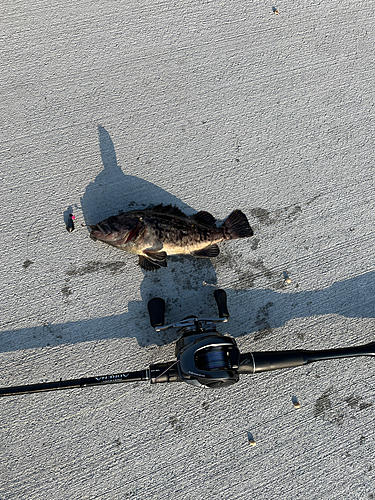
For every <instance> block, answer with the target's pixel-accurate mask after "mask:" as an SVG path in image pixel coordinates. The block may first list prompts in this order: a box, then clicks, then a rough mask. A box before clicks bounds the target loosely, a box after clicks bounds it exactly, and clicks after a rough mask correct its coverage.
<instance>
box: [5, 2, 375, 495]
mask: <svg viewBox="0 0 375 500" xmlns="http://www.w3.org/2000/svg"><path fill="white" fill-rule="evenodd" d="M273 7H275V8H277V9H278V10H279V14H278V15H277V14H275V13H274V12H273ZM374 10H375V9H374V2H373V1H370V2H364V1H362V0H356V1H350V0H346V1H337V0H333V1H330V2H320V1H316V0H312V1H311V2H292V1H291V0H282V1H281V2H280V3H276V4H275V5H272V4H271V3H267V2H263V1H248V2H244V1H240V0H233V1H221V0H181V1H180V2H175V1H171V2H165V1H158V2H156V1H149V2H148V1H143V0H140V1H137V2H135V1H131V0H127V1H121V0H118V1H117V0H98V1H96V2H94V1H88V0H83V1H81V2H78V3H77V2H72V1H71V0H66V1H64V2H59V1H51V2H43V1H40V0H35V1H33V2H31V1H29V0H23V1H22V2H21V1H18V0H3V1H2V2H1V5H0V13H1V21H0V22H1V35H0V37H1V44H0V54H1V57H0V64H1V71H0V92H1V99H0V106H1V115H2V120H1V127H0V129H1V146H0V147H1V160H0V161H1V167H0V168H1V171H0V178H1V183H0V193H1V195H0V198H1V207H2V217H1V232H0V238H1V260H0V273H1V290H2V294H1V295H2V297H1V336H0V362H1V370H0V385H1V386H8V385H17V384H23V383H36V382H41V381H50V380H56V379H57V380H58V379H60V378H63V379H66V378H76V377H80V376H90V375H95V374H104V373H116V372H121V371H124V370H132V369H138V368H139V369H141V368H145V367H146V366H148V365H149V364H150V363H152V362H158V361H167V360H169V359H173V356H174V342H175V340H176V332H175V331H173V330H169V331H167V332H165V333H164V334H162V333H159V334H157V333H155V332H154V331H153V330H152V328H151V327H150V324H149V320H148V315H147V301H148V300H149V299H150V298H151V297H154V296H156V295H157V296H162V297H164V299H165V300H166V302H167V321H174V320H177V319H179V318H180V317H183V316H186V315H187V314H189V313H190V314H192V313H195V314H204V315H210V316H211V315H215V314H216V309H215V304H214V300H213V290H214V289H215V288H217V287H222V288H224V289H225V290H226V291H227V294H228V305H229V309H230V312H231V321H230V322H229V323H228V324H227V326H226V327H220V330H221V331H222V332H228V333H229V334H230V335H233V336H234V337H235V338H236V340H237V341H238V344H239V346H240V348H241V349H242V350H244V351H249V350H267V349H293V348H304V349H314V348H315V349H319V348H331V347H332V348H334V347H340V346H342V347H345V346H350V345H355V344H362V343H366V342H370V341H373V340H374V327H375V303H374V292H375V285H374V278H375V264H374V251H373V248H374V235H375V233H374V202H375V195H374V109H375V108H374V89H375V85H374V83H375V82H374V75H375V63H374V24H375V23H374ZM149 203H173V204H175V205H177V206H178V207H179V208H181V209H182V210H184V211H185V212H186V213H187V214H192V213H194V212H196V211H199V210H207V211H209V212H211V213H212V214H213V215H214V216H215V218H217V219H218V220H223V219H224V218H225V217H227V215H228V214H229V213H230V212H231V211H232V210H233V209H236V208H239V209H241V210H243V211H244V212H245V213H246V214H247V215H248V218H249V220H250V222H251V224H252V226H253V227H254V232H255V235H254V237H253V238H252V239H250V240H241V241H233V242H230V243H227V244H225V245H222V246H221V254H220V256H219V257H218V258H217V259H212V261H203V260H194V259H189V258H178V259H170V260H169V265H168V268H167V269H163V270H160V271H159V272H157V273H151V274H150V273H149V274H147V273H145V272H143V271H142V270H141V269H140V268H139V267H138V266H137V265H136V262H137V258H136V257H134V256H131V255H129V254H126V253H123V252H121V251H117V250H115V249H112V248H111V247H108V246H106V245H104V244H100V243H95V242H93V241H92V240H90V239H89V235H88V231H87V228H86V227H85V224H88V223H93V222H98V221H99V220H102V219H104V218H106V217H108V216H109V215H113V214H116V213H118V211H119V210H128V209H131V208H133V207H144V206H146V205H148V204H149ZM70 211H73V212H74V214H75V215H76V217H77V219H76V230H75V231H74V232H73V233H72V234H69V233H68V232H67V231H66V230H65V222H64V217H66V216H67V214H68V213H70ZM283 273H287V274H288V275H289V276H290V278H291V281H292V282H291V284H289V285H287V284H286V283H285V281H284V274H283ZM374 363H375V360H374V359H372V358H362V359H351V360H340V361H338V360H337V361H336V360H335V361H326V362H321V363H316V364H312V365H309V366H307V367H302V368H295V369H291V370H285V371H279V372H274V373H272V372H271V373H266V374H263V375H257V376H255V375H254V376H253V377H250V376H249V377H243V378H242V379H241V381H240V382H239V383H238V384H237V385H236V386H233V387H232V388H228V389H223V390H221V391H209V390H198V389H194V388H191V387H189V386H185V385H183V384H175V385H168V386H164V385H159V386H157V385H152V386H150V385H148V384H147V383H144V384H129V385H127V384H122V385H116V386H106V387H100V388H89V389H82V390H71V391H60V392H54V393H43V394H35V395H29V396H20V397H9V398H3V399H1V401H0V412H1V417H0V428H1V471H0V477H1V481H0V498H1V500H8V499H28V500H34V499H48V500H50V499H56V500H64V499H116V500H117V499H129V498H131V499H169V498H170V499H176V500H177V499H178V500H180V499H181V500H190V499H194V500H195V499H209V500H219V499H220V500H222V499H223V500H227V499H228V500H229V499H231V500H234V499H248V498H254V499H283V500H284V499H285V500H287V499H288V500H289V499H291V498H293V499H294V498H296V499H340V500H342V499H361V500H362V499H366V500H367V499H371V498H375V480H374V479H375V461H374V441H375V432H374V411H375V404H374V403H375V396H374V393H375V377H374V369H375V366H374ZM293 397H296V398H297V399H298V400H299V401H300V403H301V408H300V409H299V410H296V409H294V407H293V404H292V398H293ZM251 436H252V437H253V438H254V439H255V441H256V443H257V445H256V446H255V447H252V446H250V445H249V442H248V438H249V437H251Z"/></svg>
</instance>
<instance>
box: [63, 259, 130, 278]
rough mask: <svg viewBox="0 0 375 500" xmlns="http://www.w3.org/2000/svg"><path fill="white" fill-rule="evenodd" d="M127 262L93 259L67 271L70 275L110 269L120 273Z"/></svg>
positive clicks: (113, 272)
mask: <svg viewBox="0 0 375 500" xmlns="http://www.w3.org/2000/svg"><path fill="white" fill-rule="evenodd" d="M126 265H127V262H122V261H115V262H100V261H97V262H95V261H91V262H88V263H87V264H86V265H85V266H82V267H78V268H75V269H69V270H68V271H65V274H67V275H68V276H84V275H85V274H91V273H96V272H97V271H109V272H110V273H112V274H116V273H120V272H123V271H124V267H125V266H126Z"/></svg>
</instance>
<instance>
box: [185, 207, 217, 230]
mask: <svg viewBox="0 0 375 500" xmlns="http://www.w3.org/2000/svg"><path fill="white" fill-rule="evenodd" d="M190 218H191V219H194V220H195V221H196V222H198V223H199V224H203V225H204V226H208V227H216V220H215V217H213V215H211V214H209V213H208V212H205V211H204V210H202V211H201V212H197V213H196V214H194V215H192V216H191V217H190Z"/></svg>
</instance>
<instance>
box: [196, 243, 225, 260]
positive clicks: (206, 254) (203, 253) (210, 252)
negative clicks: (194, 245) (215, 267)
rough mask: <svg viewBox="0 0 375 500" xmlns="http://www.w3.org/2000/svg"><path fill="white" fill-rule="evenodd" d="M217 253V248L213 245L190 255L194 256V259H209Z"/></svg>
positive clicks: (218, 251)
mask: <svg viewBox="0 0 375 500" xmlns="http://www.w3.org/2000/svg"><path fill="white" fill-rule="evenodd" d="M219 253H220V250H219V247H218V246H217V245H216V243H213V244H212V245H209V246H208V247H206V248H202V250H195V251H194V252H191V255H194V257H202V258H210V257H217V256H218V255H219Z"/></svg>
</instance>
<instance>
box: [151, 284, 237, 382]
mask: <svg viewBox="0 0 375 500" xmlns="http://www.w3.org/2000/svg"><path fill="white" fill-rule="evenodd" d="M214 296H215V300H216V303H217V306H218V309H219V318H217V319H206V318H197V317H196V316H189V317H188V318H185V319H183V320H182V321H180V322H178V323H175V324H171V325H167V326H162V325H164V309H165V302H164V300H163V299H160V298H156V299H151V300H150V302H149V303H148V311H149V313H150V321H151V325H152V326H153V327H154V328H155V330H156V331H157V332H159V331H161V330H167V329H168V328H180V331H179V333H180V335H181V337H180V338H179V340H178V341H177V344H176V358H177V361H176V369H175V370H174V374H175V376H176V375H177V377H178V378H179V379H180V380H181V381H184V382H187V383H188V384H192V385H195V386H198V387H209V388H216V387H224V386H227V385H232V384H234V383H236V382H238V380H239V375H238V368H239V364H240V351H239V350H238V347H237V345H236V342H235V340H234V339H232V338H231V337H227V336H224V335H222V334H221V333H219V332H218V331H217V330H216V325H215V323H226V322H227V321H228V318H229V313H228V309H227V300H226V293H225V291H224V290H215V292H214ZM176 372H177V373H176ZM170 375H171V374H170ZM151 382H152V380H151Z"/></svg>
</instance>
